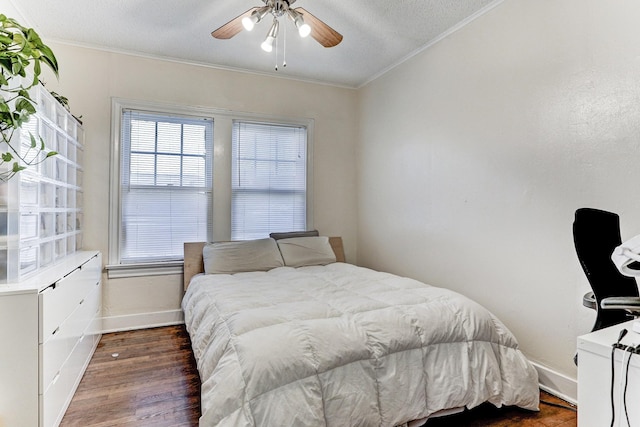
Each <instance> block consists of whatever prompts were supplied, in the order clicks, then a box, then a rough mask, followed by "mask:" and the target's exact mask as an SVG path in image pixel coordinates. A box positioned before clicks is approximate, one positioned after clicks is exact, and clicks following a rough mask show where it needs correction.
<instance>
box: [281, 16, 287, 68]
mask: <svg viewBox="0 0 640 427" xmlns="http://www.w3.org/2000/svg"><path fill="white" fill-rule="evenodd" d="M282 43H283V44H284V47H283V49H282V68H287V26H286V25H285V26H284V41H283V42H282Z"/></svg>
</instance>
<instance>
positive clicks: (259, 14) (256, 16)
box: [242, 6, 271, 31]
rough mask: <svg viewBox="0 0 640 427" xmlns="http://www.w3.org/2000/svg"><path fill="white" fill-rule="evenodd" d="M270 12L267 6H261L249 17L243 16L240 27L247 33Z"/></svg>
mask: <svg viewBox="0 0 640 427" xmlns="http://www.w3.org/2000/svg"><path fill="white" fill-rule="evenodd" d="M270 10H271V8H270V7H269V6H263V7H261V8H259V9H256V10H254V11H253V13H251V15H250V16H245V17H244V18H242V26H243V27H244V29H245V30H247V31H251V30H253V27H255V26H256V24H257V23H258V22H260V21H261V20H262V18H264V17H265V15H266V14H267V13H269V11H270Z"/></svg>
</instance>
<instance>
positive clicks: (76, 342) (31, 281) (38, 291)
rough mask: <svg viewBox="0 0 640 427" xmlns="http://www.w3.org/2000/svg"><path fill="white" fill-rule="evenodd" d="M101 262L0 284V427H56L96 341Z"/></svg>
mask: <svg viewBox="0 0 640 427" xmlns="http://www.w3.org/2000/svg"><path fill="white" fill-rule="evenodd" d="M101 275H102V257H101V254H100V253H99V252H96V251H82V252H76V253H74V254H71V255H69V256H67V257H66V258H65V259H64V260H62V261H60V263H58V264H55V265H53V266H51V267H49V268H46V269H43V270H42V271H39V272H37V273H35V274H34V275H33V276H30V277H29V278H28V279H26V280H24V281H21V282H18V283H11V284H7V285H0V427H36V426H38V427H49V426H57V425H58V424H59V423H60V420H61V419H62V417H63V415H64V412H65V411H66V409H67V407H68V405H69V402H70V401H71V397H72V396H73V393H74V392H75V390H76V388H77V386H78V383H79V382H80V379H81V378H82V375H83V373H84V371H85V369H86V367H87V365H88V363H89V360H90V359H91V356H92V355H93V352H94V351H95V348H96V346H97V344H98V341H99V340H100V331H101V329H102V328H101V324H100V322H101V307H102V286H101Z"/></svg>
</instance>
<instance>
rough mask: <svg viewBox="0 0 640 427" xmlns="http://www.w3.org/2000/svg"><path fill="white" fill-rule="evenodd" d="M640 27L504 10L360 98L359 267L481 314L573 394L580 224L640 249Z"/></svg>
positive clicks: (597, 10)
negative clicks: (576, 229) (435, 288)
mask: <svg viewBox="0 0 640 427" xmlns="http://www.w3.org/2000/svg"><path fill="white" fill-rule="evenodd" d="M638 22H640V3H638V2H635V1H632V0H615V1H607V2H603V1H600V0H561V1H559V0H536V1H531V0H506V1H505V2H504V3H502V4H500V5H498V6H497V7H496V8H494V9H493V10H491V11H489V12H488V13H487V14H485V15H483V16H481V17H480V18H479V19H477V20H475V21H473V22H472V23H470V24H469V25H467V26H465V27H464V28H462V29H461V30H460V31H458V32H456V33H454V34H453V35H451V36H449V37H447V38H446V39H444V40H443V41H441V42H440V43H437V44H435V45H434V46H432V47H430V48H428V49H426V50H424V51H423V52H421V53H420V54H418V55H416V56H414V57H413V58H412V59H411V60H409V61H407V62H405V63H403V64H401V65H400V66H398V67H396V68H395V69H393V70H392V71H390V72H389V73H387V74H386V75H384V76H382V77H380V78H378V79H377V80H375V81H373V82H371V83H370V84H368V85H366V86H365V87H363V88H362V89H361V90H360V91H359V113H360V117H359V123H360V132H361V134H360V137H359V146H358V194H359V204H358V212H359V213H358V246H357V247H358V261H359V263H361V264H363V265H366V266H371V267H374V268H378V269H383V270H389V271H392V272H396V273H400V274H404V275H408V276H411V277H414V278H417V279H421V280H424V281H426V282H427V283H431V284H434V285H439V286H445V287H448V288H451V289H454V290H456V291H459V292H461V293H463V294H465V295H467V296H469V297H472V298H474V299H475V300H477V301H479V302H480V303H482V304H483V305H485V306H486V307H488V308H489V309H490V310H491V311H493V312H494V313H495V314H496V315H498V317H499V318H501V319H502V320H503V321H504V322H505V323H506V324H507V326H508V327H509V328H510V329H511V330H512V331H513V332H514V333H515V335H516V337H517V338H518V339H519V342H520V344H521V347H522V348H523V349H524V351H525V353H526V354H527V355H528V356H529V357H530V358H531V359H532V360H533V361H535V362H537V363H539V364H540V365H542V366H543V367H545V368H548V369H550V370H551V371H552V372H553V373H558V374H560V377H562V376H566V377H568V378H569V379H570V380H574V381H575V378H576V368H575V366H574V364H573V360H572V359H573V355H574V352H575V348H576V337H577V336H578V335H580V334H583V333H586V332H588V331H590V329H591V326H592V324H593V320H594V319H595V312H593V311H591V310H588V309H587V308H584V307H583V306H582V295H583V294H584V293H585V292H587V291H588V290H589V285H588V282H587V280H586V278H585V277H584V275H583V273H582V270H581V268H580V266H579V263H578V260H577V258H576V255H575V249H574V246H573V237H572V231H571V227H572V221H573V215H574V211H575V210H576V209H577V208H579V207H583V206H591V207H597V208H602V209H607V210H611V211H614V212H617V213H619V214H620V215H621V222H622V235H623V239H624V238H628V237H631V236H633V235H635V234H638V233H640V197H638V193H639V191H640V190H639V189H638V183H640V166H639V165H640V54H639V52H640V31H638ZM570 382H571V381H570ZM573 386H574V387H575V383H573ZM565 392H566V393H567V394H568V395H571V394H572V393H575V388H573V390H566V391H565ZM570 397H571V396H570ZM573 397H575V394H574V395H573Z"/></svg>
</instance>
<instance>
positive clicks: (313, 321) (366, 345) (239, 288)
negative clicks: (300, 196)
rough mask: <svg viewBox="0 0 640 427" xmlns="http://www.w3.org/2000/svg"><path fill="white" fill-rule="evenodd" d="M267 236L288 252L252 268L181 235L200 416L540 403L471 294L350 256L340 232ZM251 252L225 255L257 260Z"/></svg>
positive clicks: (426, 413) (378, 416)
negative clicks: (350, 259) (360, 262)
mask: <svg viewBox="0 0 640 427" xmlns="http://www.w3.org/2000/svg"><path fill="white" fill-rule="evenodd" d="M300 239H302V240H304V244H302V243H300V241H301V240H300ZM305 239H306V240H305ZM264 240H267V239H264ZM269 240H273V239H269ZM311 240H313V244H312V245H309V244H308V242H309V241H311ZM291 242H293V244H292V243H291ZM230 244H231V245H233V243H230ZM268 244H269V246H270V248H271V249H270V251H273V247H275V248H276V249H277V250H279V253H280V255H281V256H282V258H283V259H284V261H283V262H282V264H283V265H281V266H280V265H278V266H276V267H273V266H272V265H267V266H266V267H267V268H265V267H264V266H263V265H261V266H259V270H256V271H253V270H250V269H251V268H252V267H251V265H246V264H243V262H244V261H241V262H240V264H239V267H238V266H235V265H232V266H231V267H232V268H230V269H229V265H228V263H227V262H226V261H224V260H223V261H219V260H217V259H218V258H216V257H220V256H219V253H213V255H212V252H211V251H212V250H216V249H215V245H213V244H205V243H202V242H200V243H187V244H185V267H184V271H185V274H184V281H185V295H184V298H183V301H182V308H183V310H184V314H185V323H186V328H187V330H188V332H189V335H190V337H191V342H192V348H193V352H194V356H195V359H196V362H197V365H198V371H199V373H200V378H201V383H202V386H201V397H202V398H201V405H202V417H201V418H200V426H201V427H213V426H217V427H226V426H341V427H342V426H399V425H421V424H422V423H424V422H425V421H426V419H427V418H429V417H432V416H439V415H442V414H447V413H450V412H451V411H459V410H462V409H463V408H473V407H475V406H478V405H480V404H481V403H483V402H490V403H492V404H494V405H496V406H497V407H500V406H502V405H508V406H512V405H514V406H519V407H521V408H524V409H528V410H534V411H535V410H538V403H539V389H538V376H537V373H536V371H535V369H534V368H533V366H532V365H531V364H530V363H529V362H528V361H527V359H526V357H525V356H524V355H523V354H522V352H521V351H520V350H519V348H518V344H517V341H516V339H515V338H514V336H513V335H512V334H511V332H509V330H508V329H507V328H506V327H505V326H504V325H503V324H502V323H501V322H500V321H499V320H498V319H497V318H496V317H495V316H494V315H492V314H491V313H490V312H488V311H487V310H486V309H484V308H483V307H481V306H480V305H479V304H477V303H475V302H473V301H471V300H470V299H468V298H465V297H464V296H462V295H460V294H457V293H455V292H452V291H450V290H447V289H443V288H438V287H434V286H429V285H426V284H424V283H421V282H418V281H416V280H412V279H409V278H404V277H400V276H396V275H392V274H388V273H383V272H378V271H374V270H370V269H367V268H362V267H357V266H355V265H351V264H347V263H346V262H344V261H345V258H344V251H343V248H342V240H341V239H340V238H322V237H318V238H310V237H309V238H307V237H301V238H292V239H281V240H278V241H273V242H271V241H270V242H268ZM287 245H289V248H288V249H286V251H285V248H287ZM314 245H315V246H314ZM318 245H319V246H321V248H320V249H318ZM305 246H311V247H312V253H311V255H310V256H308V255H309V253H306V257H305V256H304V255H303V256H299V255H300V254H299V253H297V252H299V250H300V247H302V251H303V252H304V250H308V249H309V248H308V247H305ZM212 247H213V248H214V249H211V248H212ZM291 248H293V249H291ZM260 250H262V249H260ZM207 251H209V252H207ZM287 251H288V252H287ZM307 252H308V251H307ZM320 252H323V253H322V254H321V256H320V255H319V254H320ZM328 252H330V254H329V255H327V253H328ZM222 253H223V254H224V251H222ZM257 253H259V254H258V255H257V254H256V253H254V252H247V253H246V254H248V256H244V255H243V251H240V252H238V251H235V252H233V254H232V256H231V258H233V259H235V261H237V259H238V257H243V256H244V259H245V260H246V259H249V260H251V262H250V263H249V264H251V263H253V264H256V263H258V264H260V263H261V262H263V261H264V260H261V258H260V257H261V256H262V255H261V254H262V252H260V251H258V252H257ZM286 253H289V254H288V255H286V256H285V254H286ZM291 253H293V254H294V255H295V256H292V255H291ZM203 254H204V255H203ZM246 254H245V255H246ZM227 255H228V253H227V254H224V256H222V257H221V258H224V257H225V256H227ZM317 255H318V258H322V257H324V258H322V262H316V263H315V264H314V262H310V261H309V259H311V261H314V257H316V256H317ZM327 256H329V257H331V256H333V258H332V259H330V260H328V261H327ZM275 257H276V258H277V255H275ZM287 258H288V261H287ZM274 259H275V258H274ZM212 260H213V261H212ZM235 261H233V262H232V263H231V264H233V263H234V262H235ZM216 262H217V263H218V264H215V263H216ZM269 262H272V261H271V260H269V261H268V262H267V264H269ZM277 263H280V261H277ZM316 264H317V265H316ZM236 267H237V268H236ZM271 267H273V268H271ZM236 269H237V272H236ZM205 272H206V273H209V274H205Z"/></svg>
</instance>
